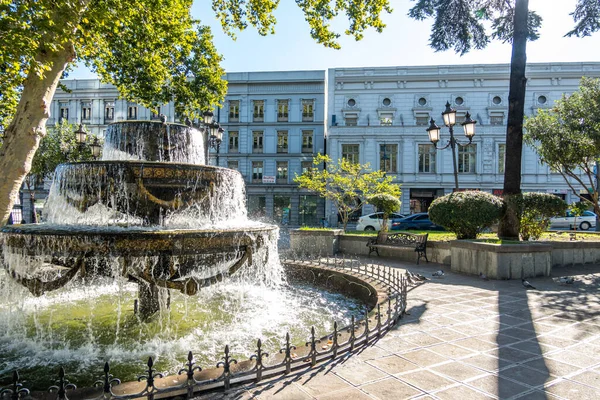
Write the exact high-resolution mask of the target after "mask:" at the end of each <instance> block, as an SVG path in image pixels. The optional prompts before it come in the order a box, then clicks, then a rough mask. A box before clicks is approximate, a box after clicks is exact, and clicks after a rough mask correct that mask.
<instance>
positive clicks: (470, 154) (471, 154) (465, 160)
mask: <svg viewBox="0 0 600 400" xmlns="http://www.w3.org/2000/svg"><path fill="white" fill-rule="evenodd" d="M476 161H477V146H476V145H474V144H471V145H468V146H465V147H462V146H459V148H458V172H462V173H465V174H474V173H475V164H476Z"/></svg>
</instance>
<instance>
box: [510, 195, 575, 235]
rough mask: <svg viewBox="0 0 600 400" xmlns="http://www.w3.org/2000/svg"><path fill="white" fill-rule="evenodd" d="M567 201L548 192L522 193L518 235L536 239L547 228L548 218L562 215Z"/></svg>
mask: <svg viewBox="0 0 600 400" xmlns="http://www.w3.org/2000/svg"><path fill="white" fill-rule="evenodd" d="M566 210H567V203H566V202H565V201H564V200H563V199H561V198H560V197H557V196H554V195H552V194H549V193H537V192H530V193H523V196H522V199H521V226H520V231H519V233H520V235H521V238H522V239H523V240H529V239H534V240H538V239H539V238H540V237H541V236H542V233H544V232H545V231H546V230H547V229H548V225H549V224H550V218H552V217H554V216H556V215H563V214H564V213H565V211H566Z"/></svg>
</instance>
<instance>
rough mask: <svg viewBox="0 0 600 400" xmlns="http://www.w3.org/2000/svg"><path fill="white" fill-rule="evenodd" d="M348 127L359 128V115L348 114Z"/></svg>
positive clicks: (346, 117)
mask: <svg viewBox="0 0 600 400" xmlns="http://www.w3.org/2000/svg"><path fill="white" fill-rule="evenodd" d="M344 120H345V123H346V126H357V125H358V115H356V114H346V116H345V117H344Z"/></svg>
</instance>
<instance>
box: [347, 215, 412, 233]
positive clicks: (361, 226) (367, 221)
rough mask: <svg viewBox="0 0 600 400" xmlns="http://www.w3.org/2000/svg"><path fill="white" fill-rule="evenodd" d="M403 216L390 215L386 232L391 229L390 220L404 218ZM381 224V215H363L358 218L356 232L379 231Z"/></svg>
mask: <svg viewBox="0 0 600 400" xmlns="http://www.w3.org/2000/svg"><path fill="white" fill-rule="evenodd" d="M404 217H405V215H403V214H398V213H391V214H390V218H389V219H388V230H389V229H390V228H391V227H392V220H393V219H399V218H404ZM382 222H383V213H382V212H376V213H372V214H367V215H363V216H361V217H360V218H358V223H357V224H356V230H357V231H380V230H381V223H382Z"/></svg>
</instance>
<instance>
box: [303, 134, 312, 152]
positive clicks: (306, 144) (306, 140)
mask: <svg viewBox="0 0 600 400" xmlns="http://www.w3.org/2000/svg"><path fill="white" fill-rule="evenodd" d="M302 152H303V153H312V152H313V131H302Z"/></svg>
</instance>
